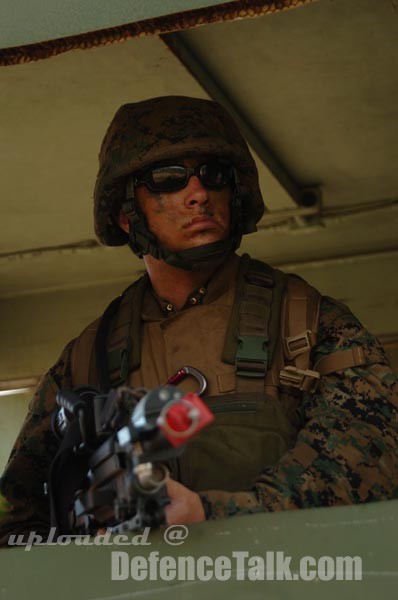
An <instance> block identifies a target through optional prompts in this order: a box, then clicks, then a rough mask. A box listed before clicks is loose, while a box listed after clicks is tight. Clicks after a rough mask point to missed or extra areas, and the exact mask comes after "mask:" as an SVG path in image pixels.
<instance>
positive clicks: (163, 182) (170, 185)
mask: <svg viewBox="0 0 398 600" xmlns="http://www.w3.org/2000/svg"><path fill="white" fill-rule="evenodd" d="M187 182H188V174H187V171H186V169H185V167H180V166H178V165H170V166H165V167H157V168H155V169H152V171H151V172H150V175H149V179H148V184H149V187H150V189H152V190H154V191H158V192H172V191H176V190H182V189H183V188H184V187H185V186H186V184H187Z"/></svg>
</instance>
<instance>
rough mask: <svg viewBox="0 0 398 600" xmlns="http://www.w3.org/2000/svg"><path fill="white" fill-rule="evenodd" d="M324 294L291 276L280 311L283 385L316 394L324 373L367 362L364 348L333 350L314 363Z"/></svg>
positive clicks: (281, 375) (280, 371)
mask: <svg viewBox="0 0 398 600" xmlns="http://www.w3.org/2000/svg"><path fill="white" fill-rule="evenodd" d="M321 302H322V296H321V294H320V293H319V292H318V291H317V290H316V289H315V288H314V287H312V286H311V285H310V284H308V283H307V282H306V281H304V280H303V279H301V278H300V277H298V276H296V275H289V276H288V280H287V285H286V292H285V295H284V299H283V303H282V313H281V344H282V352H281V353H280V354H279V357H280V358H282V361H281V362H280V364H279V365H278V370H279V383H280V385H281V386H282V387H290V388H296V389H299V390H301V391H304V392H308V393H314V392H315V391H316V389H317V387H318V383H319V381H320V378H321V376H323V375H328V374H329V373H333V372H335V371H338V370H343V369H347V368H349V367H355V366H359V365H361V364H364V362H365V360H364V353H363V350H362V349H361V348H353V349H348V350H345V351H341V352H334V353H332V354H329V355H328V356H325V357H323V358H322V359H321V360H319V361H318V362H317V363H316V364H315V365H312V363H311V350H312V348H313V347H314V346H315V344H316V343H317V338H318V328H319V317H320V310H321Z"/></svg>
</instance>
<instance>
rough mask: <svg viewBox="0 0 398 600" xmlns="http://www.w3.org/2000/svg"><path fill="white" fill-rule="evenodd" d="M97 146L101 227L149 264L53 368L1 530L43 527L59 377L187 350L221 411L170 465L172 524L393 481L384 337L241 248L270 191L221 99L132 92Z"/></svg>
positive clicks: (161, 368) (70, 379) (396, 457)
mask: <svg viewBox="0 0 398 600" xmlns="http://www.w3.org/2000/svg"><path fill="white" fill-rule="evenodd" d="M99 162H100V168H99V173H98V177H97V181H96V186H95V192H94V220H95V230H96V234H97V236H98V238H99V240H100V241H101V243H103V244H105V245H110V246H118V245H124V244H128V245H129V247H130V248H131V250H132V251H133V252H134V253H135V254H136V255H137V256H139V257H140V258H142V259H143V261H144V264H145V269H146V274H145V275H144V276H143V277H141V278H140V279H139V280H138V281H136V282H134V283H133V284H132V285H131V286H130V287H129V288H128V289H127V290H125V292H124V293H123V294H122V295H121V296H120V297H119V298H117V299H115V301H114V302H113V303H111V305H110V306H109V307H108V309H107V310H106V311H105V313H104V315H102V317H100V318H99V319H97V320H96V321H95V322H93V323H91V324H90V325H88V327H87V328H86V329H85V330H84V331H83V332H82V333H81V335H80V336H78V338H76V339H75V340H72V341H71V342H69V344H67V346H66V347H65V349H64V350H63V352H62V354H61V356H60V358H59V359H58V361H57V362H56V363H55V365H54V366H53V367H52V368H51V369H50V370H49V371H48V373H47V374H45V375H44V376H43V377H42V379H41V381H40V384H39V386H38V389H37V390H36V393H35V395H34V398H33V399H32V401H31V403H30V405H29V410H28V415H27V417H26V420H25V422H24V424H23V427H22V429H21V432H20V434H19V436H18V438H17V441H16V443H15V446H14V448H13V450H12V452H11V456H10V459H9V462H8V465H7V467H6V470H5V473H4V475H3V477H2V479H1V486H0V491H1V496H0V499H1V500H0V532H1V536H2V537H1V542H2V543H3V544H6V542H7V539H8V536H9V535H10V534H22V533H27V532H29V531H33V530H34V531H36V532H38V533H39V534H40V533H42V534H45V533H47V532H48V530H49V527H50V518H49V501H48V498H47V497H46V496H45V494H44V493H43V485H44V484H45V482H46V481H48V473H49V469H50V465H51V462H52V460H53V458H54V455H55V453H56V452H57V448H58V444H59V442H58V441H57V439H56V437H55V436H54V434H53V432H52V429H51V424H50V420H51V413H52V412H53V410H54V407H55V396H56V393H57V391H58V390H59V389H62V388H63V387H70V386H76V385H81V384H90V385H93V386H94V387H96V389H101V390H103V391H107V390H108V389H109V388H110V387H116V386H118V385H120V384H122V383H123V384H128V385H130V386H132V387H146V388H148V389H151V388H154V387H156V386H158V385H161V384H163V383H165V382H166V381H167V380H168V379H169V378H170V377H171V376H172V375H173V374H174V373H175V372H176V371H177V370H178V369H179V368H181V366H183V365H186V364H189V365H192V366H193V367H195V368H197V369H199V370H200V371H202V372H203V373H204V374H205V375H206V378H207V381H208V388H207V391H206V394H205V395H204V400H205V401H206V403H207V404H208V405H209V407H210V408H211V409H212V410H213V412H214V413H215V415H216V419H215V422H214V423H213V424H212V425H211V426H210V427H209V428H208V429H207V430H205V431H203V432H202V433H201V434H200V435H199V436H198V437H197V439H195V440H193V441H192V443H190V445H189V446H188V448H187V450H186V452H185V453H184V455H183V456H182V457H181V458H180V459H178V460H176V461H174V462H173V463H172V464H170V469H171V479H170V480H169V481H168V484H167V491H168V495H169V497H170V500H171V502H170V505H169V506H168V507H167V508H166V517H167V522H168V524H174V523H185V524H189V523H194V522H200V521H204V520H205V519H218V518H223V517H232V516H237V515H242V514H247V513H253V512H266V511H278V510H287V509H298V508H312V507H319V506H335V505H342V504H355V503H360V502H370V501H375V500H387V499H391V498H396V497H398V477H397V475H398V443H397V442H398V423H397V405H398V394H397V380H396V377H395V375H394V374H393V372H392V370H391V367H390V365H389V363H388V360H387V358H386V355H385V353H384V350H383V348H382V346H381V345H380V343H379V342H378V340H377V339H376V338H375V337H374V336H373V335H371V334H370V333H369V332H368V331H367V330H366V329H365V328H364V327H363V326H362V325H361V323H360V322H359V321H358V319H357V318H356V317H355V316H354V315H353V314H352V313H351V311H350V310H349V309H348V308H347V307H346V306H345V305H343V304H341V303H340V302H337V301H336V300H333V299H332V298H329V297H324V296H322V295H321V294H320V293H319V292H318V291H317V290H315V289H314V288H313V287H312V286H310V285H309V284H307V283H306V282H304V281H303V280H301V279H300V278H298V277H295V276H291V275H287V274H284V273H282V272H280V271H278V270H276V269H273V268H271V267H270V266H269V265H266V264H264V263H262V262H261V261H257V260H255V259H252V258H250V257H249V256H247V255H243V256H239V255H238V254H237V253H236V251H237V249H238V248H239V245H240V242H241V238H242V236H243V235H246V234H250V233H254V232H255V231H256V223H258V221H259V220H260V218H261V216H262V214H263V211H264V203H263V199H262V195H261V191H260V188H259V184H258V175H257V169H256V166H255V163H254V160H253V158H252V157H251V155H250V152H249V149H248V147H247V144H246V142H245V140H244V139H243V137H242V135H241V134H240V132H239V130H238V128H237V126H236V124H235V123H234V121H233V120H232V119H231V117H230V116H229V115H228V113H227V112H226V111H225V110H224V109H223V108H222V107H221V106H220V105H219V104H217V103H215V102H212V101H208V100H202V99H196V98H188V97H182V96H167V97H160V98H153V99H150V100H145V101H142V102H138V103H131V104H126V105H123V106H122V107H121V108H120V109H119V110H118V112H117V113H116V115H115V117H114V119H113V121H112V122H111V124H110V126H109V128H108V131H107V133H106V135H105V138H104V141H103V143H102V147H101V151H100V155H99ZM186 383H187V385H189V384H190V382H189V381H187V382H186Z"/></svg>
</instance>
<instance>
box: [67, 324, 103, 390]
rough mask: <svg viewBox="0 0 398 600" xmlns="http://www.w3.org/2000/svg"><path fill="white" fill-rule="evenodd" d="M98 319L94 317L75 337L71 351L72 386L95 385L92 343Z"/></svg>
mask: <svg viewBox="0 0 398 600" xmlns="http://www.w3.org/2000/svg"><path fill="white" fill-rule="evenodd" d="M99 323H100V319H96V320H95V321H93V322H92V323H90V325H88V326H87V327H86V329H84V330H83V331H82V333H81V334H80V335H79V336H78V337H77V338H76V339H75V341H74V344H73V347H72V353H71V380H72V387H77V386H80V385H88V384H91V385H93V386H94V387H97V385H98V382H97V376H96V368H95V360H94V359H95V357H94V352H93V349H94V343H95V336H96V334H97V329H98V326H99Z"/></svg>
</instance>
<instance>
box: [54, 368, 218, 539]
mask: <svg viewBox="0 0 398 600" xmlns="http://www.w3.org/2000/svg"><path fill="white" fill-rule="evenodd" d="M187 374H190V375H192V374H193V375H194V376H196V378H197V379H198V380H199V381H200V383H202V385H201V389H200V390H199V393H184V392H183V391H182V390H181V389H180V388H179V387H177V386H175V385H170V384H169V383H168V384H166V385H164V386H160V387H158V388H156V389H154V390H151V391H149V392H148V391H147V390H144V389H132V388H129V387H119V388H117V389H112V390H111V391H110V392H109V393H108V394H99V393H98V392H97V391H96V390H95V389H94V388H89V387H80V388H76V389H74V390H72V389H64V390H61V391H60V392H59V393H58V394H57V403H58V405H59V407H60V408H58V409H57V410H56V411H55V412H54V413H53V415H52V428H53V431H54V433H55V435H56V436H57V437H58V438H59V439H60V440H61V446H60V449H59V451H58V454H57V455H56V457H55V459H54V461H53V463H52V466H51V470H50V480H49V486H48V487H49V493H50V501H51V524H52V526H55V527H56V528H57V531H58V533H61V534H74V533H84V534H87V533H88V534H95V533H96V532H97V531H98V529H99V528H104V527H111V528H112V531H113V532H114V533H118V532H122V531H129V530H130V531H139V530H142V529H143V528H145V527H158V526H159V525H161V524H163V523H165V511H164V508H165V506H166V505H167V504H168V503H169V499H168V497H167V494H166V485H165V483H166V480H167V477H168V468H167V463H168V462H169V461H171V460H173V459H175V458H177V457H178V456H179V455H180V454H181V453H182V451H183V450H184V445H185V444H186V442H188V441H189V439H190V438H192V437H193V436H195V435H196V434H197V433H198V432H199V431H200V430H201V429H202V428H203V427H205V426H207V425H208V424H209V423H210V422H211V421H212V420H213V419H214V416H213V414H212V413H211V412H210V410H209V409H208V408H207V406H206V405H205V404H204V403H203V401H202V400H201V398H200V396H199V394H200V393H201V392H202V391H203V390H204V389H205V379H204V377H203V376H202V375H201V374H200V373H199V372H198V371H196V370H195V369H192V368H191V367H183V368H182V369H180V370H179V372H178V373H176V375H174V376H173V377H172V378H170V379H169V382H172V383H176V382H177V381H178V380H179V379H181V377H183V376H185V375H187ZM199 376H200V378H199ZM203 381H204V385H203Z"/></svg>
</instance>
